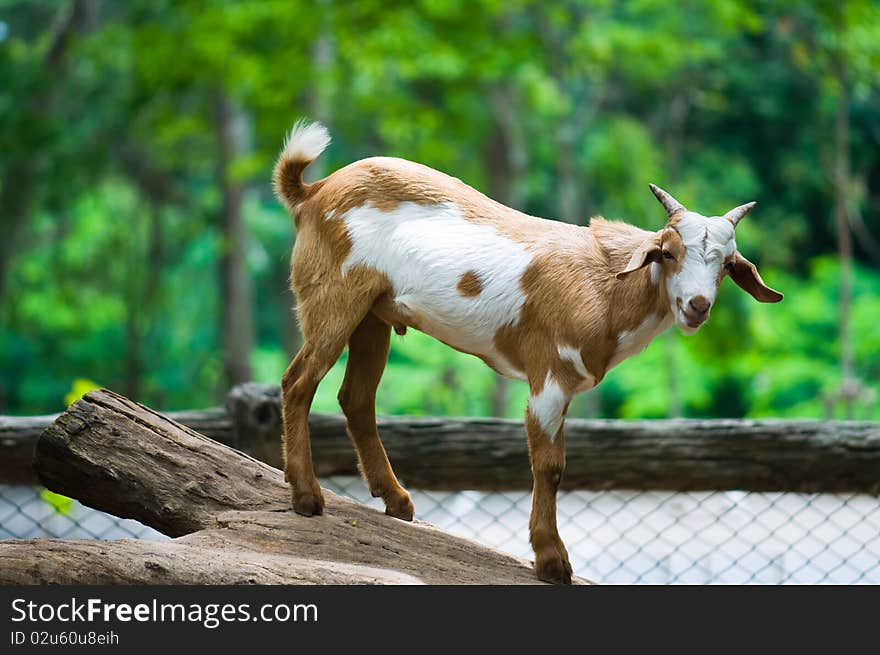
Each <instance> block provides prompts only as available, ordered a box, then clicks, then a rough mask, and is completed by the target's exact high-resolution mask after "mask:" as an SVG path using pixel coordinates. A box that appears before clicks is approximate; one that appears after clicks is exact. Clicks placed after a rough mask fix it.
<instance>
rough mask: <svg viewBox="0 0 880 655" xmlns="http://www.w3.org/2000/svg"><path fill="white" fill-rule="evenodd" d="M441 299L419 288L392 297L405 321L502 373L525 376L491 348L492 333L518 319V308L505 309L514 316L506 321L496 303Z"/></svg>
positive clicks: (439, 294)
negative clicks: (474, 356)
mask: <svg viewBox="0 0 880 655" xmlns="http://www.w3.org/2000/svg"><path fill="white" fill-rule="evenodd" d="M443 300H444V294H441V293H436V294H424V293H421V292H419V291H412V292H410V293H405V294H400V295H396V296H395V298H394V301H395V305H396V306H397V308H398V310H399V311H400V312H401V314H402V315H404V316H408V317H409V319H410V321H408V322H409V323H410V324H411V325H412V326H413V327H415V328H416V329H418V330H420V331H421V332H424V333H425V334H428V335H430V336H432V337H434V338H435V339H438V340H439V341H442V342H443V343H445V344H447V345H449V346H451V347H453V348H455V349H456V350H460V351H462V352H465V353H470V354H472V355H477V356H479V357H481V358H482V359H483V360H484V361H486V363H488V364H489V365H490V366H492V368H494V369H495V370H496V371H497V372H498V373H500V374H502V375H505V376H507V377H513V378H516V379H525V373H523V372H522V371H519V370H517V369H515V368H514V367H513V366H512V365H511V364H510V362H509V361H507V359H506V358H505V357H504V356H503V355H502V354H501V353H500V352H498V350H497V348H496V347H495V334H496V333H497V332H498V330H499V329H501V328H502V327H504V326H505V325H510V324H513V323H515V322H516V321H517V320H518V318H519V308H513V307H510V308H509V309H510V313H511V314H516V318H515V319H514V320H512V321H510V322H507V321H503V320H502V317H501V316H498V315H497V314H496V312H497V310H498V307H497V306H495V305H490V306H486V305H485V304H481V303H480V302H479V300H478V299H472V300H471V301H470V302H464V303H460V302H459V301H458V299H457V298H455V297H451V298H445V300H446V301H447V302H443ZM462 305H468V306H466V307H463V306H462Z"/></svg>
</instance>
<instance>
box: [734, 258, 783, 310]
mask: <svg viewBox="0 0 880 655" xmlns="http://www.w3.org/2000/svg"><path fill="white" fill-rule="evenodd" d="M724 267H725V269H727V274H728V275H730V278H731V279H732V280H733V281H734V282H736V283H737V285H738V286H739V287H740V288H741V289H742V290H743V291H746V292H747V293H749V294H751V295H752V297H753V298H754V299H755V300H757V301H759V302H779V301H780V300H782V298H783V295H782V294H781V293H779V292H778V291H776V290H774V289H771V288H770V287H768V286H767V285H766V284H764V280H762V279H761V274H760V273H758V269H757V267H756V266H755V265H754V264H753V263H752V262H750V261H749V260H748V259H746V258H745V257H743V256H742V255H740V254H739V251H738V250H737V251H736V252H735V253H733V259H732V260H730V261H729V262H727V263H726V264H725V265H724Z"/></svg>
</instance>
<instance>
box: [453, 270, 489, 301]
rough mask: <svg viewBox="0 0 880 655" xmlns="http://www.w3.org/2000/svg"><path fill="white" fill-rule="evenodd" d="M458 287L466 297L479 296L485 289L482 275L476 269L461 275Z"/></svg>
mask: <svg viewBox="0 0 880 655" xmlns="http://www.w3.org/2000/svg"><path fill="white" fill-rule="evenodd" d="M457 288H458V292H459V293H460V294H461V295H463V296H464V297H465V298H473V297H474V296H479V295H480V292H482V291H483V283H482V282H481V281H480V276H479V275H478V274H477V272H476V271H468V272H467V273H465V274H464V275H462V276H461V279H460V280H459V281H458V285H457Z"/></svg>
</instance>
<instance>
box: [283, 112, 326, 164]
mask: <svg viewBox="0 0 880 655" xmlns="http://www.w3.org/2000/svg"><path fill="white" fill-rule="evenodd" d="M328 145H330V133H329V132H328V131H327V128H326V127H324V126H323V125H321V123H308V122H306V121H297V122H296V123H295V124H294V126H293V128H292V129H291V130H290V133H289V134H288V135H287V138H286V139H285V140H284V147H283V148H282V149H281V156H282V157H284V158H287V159H290V160H291V161H313V160H315V159H317V158H318V156H319V155H320V154H321V153H322V152H324V150H325V149H326V148H327V146H328Z"/></svg>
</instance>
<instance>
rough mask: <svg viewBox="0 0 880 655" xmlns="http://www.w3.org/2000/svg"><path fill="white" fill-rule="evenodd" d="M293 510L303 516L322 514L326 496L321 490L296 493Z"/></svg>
mask: <svg viewBox="0 0 880 655" xmlns="http://www.w3.org/2000/svg"><path fill="white" fill-rule="evenodd" d="M293 511H294V512H296V513H297V514H299V515H301V516H320V515H321V514H323V513H324V496H323V495H322V494H321V493H320V492H318V493H305V494H295V495H294V497H293Z"/></svg>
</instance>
